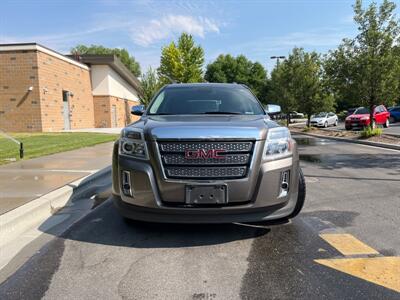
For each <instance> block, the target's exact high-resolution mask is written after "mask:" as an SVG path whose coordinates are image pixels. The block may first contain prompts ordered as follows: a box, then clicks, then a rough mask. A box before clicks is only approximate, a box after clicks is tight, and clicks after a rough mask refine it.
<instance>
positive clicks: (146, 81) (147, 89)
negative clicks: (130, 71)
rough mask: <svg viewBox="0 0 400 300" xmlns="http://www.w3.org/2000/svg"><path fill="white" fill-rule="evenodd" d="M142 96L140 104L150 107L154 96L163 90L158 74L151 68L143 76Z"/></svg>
mask: <svg viewBox="0 0 400 300" xmlns="http://www.w3.org/2000/svg"><path fill="white" fill-rule="evenodd" d="M140 82H141V86H142V96H141V97H140V102H141V103H142V104H144V105H146V106H147V105H148V104H149V103H150V101H151V99H153V97H154V94H155V93H156V92H157V91H158V90H159V89H160V88H161V82H160V80H159V79H158V76H157V72H156V71H155V70H153V69H152V68H151V67H150V68H149V69H148V70H147V72H146V73H144V74H142V76H141V80H140Z"/></svg>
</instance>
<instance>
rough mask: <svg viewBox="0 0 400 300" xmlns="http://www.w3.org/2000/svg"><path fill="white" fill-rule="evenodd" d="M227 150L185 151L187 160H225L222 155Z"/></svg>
mask: <svg viewBox="0 0 400 300" xmlns="http://www.w3.org/2000/svg"><path fill="white" fill-rule="evenodd" d="M224 152H225V150H219V149H210V150H203V149H199V150H185V158H187V159H196V158H217V159H221V158H224V156H222V155H220V154H221V153H224Z"/></svg>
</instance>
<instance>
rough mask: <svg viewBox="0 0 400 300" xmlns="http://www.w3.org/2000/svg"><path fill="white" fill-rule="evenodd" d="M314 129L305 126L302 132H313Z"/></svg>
mask: <svg viewBox="0 0 400 300" xmlns="http://www.w3.org/2000/svg"><path fill="white" fill-rule="evenodd" d="M314 129H315V128H314V127H311V126H310V127H308V126H306V127H304V129H303V132H309V131H312V130H314Z"/></svg>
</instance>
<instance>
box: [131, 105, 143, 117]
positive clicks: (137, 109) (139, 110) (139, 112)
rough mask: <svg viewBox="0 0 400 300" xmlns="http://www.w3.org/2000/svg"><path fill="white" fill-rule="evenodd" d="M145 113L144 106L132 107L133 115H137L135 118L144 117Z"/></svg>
mask: <svg viewBox="0 0 400 300" xmlns="http://www.w3.org/2000/svg"><path fill="white" fill-rule="evenodd" d="M144 111H145V109H144V105H135V106H132V108H131V114H132V115H135V116H141V115H143V113H144Z"/></svg>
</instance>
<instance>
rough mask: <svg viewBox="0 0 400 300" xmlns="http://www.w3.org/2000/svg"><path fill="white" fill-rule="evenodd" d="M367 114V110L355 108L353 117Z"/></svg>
mask: <svg viewBox="0 0 400 300" xmlns="http://www.w3.org/2000/svg"><path fill="white" fill-rule="evenodd" d="M364 114H369V109H368V108H365V107H360V108H357V109H356V110H355V112H354V115H364Z"/></svg>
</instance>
